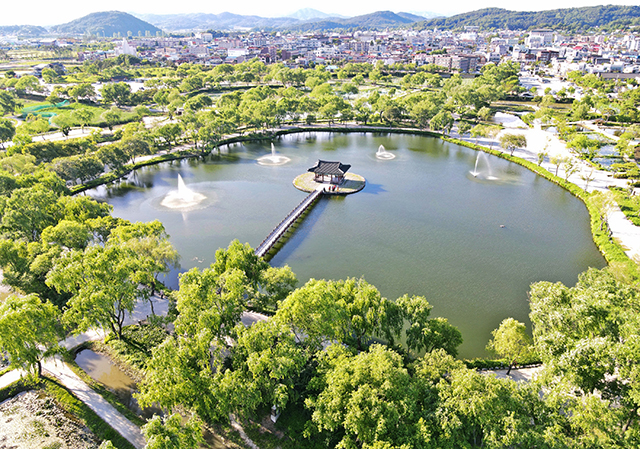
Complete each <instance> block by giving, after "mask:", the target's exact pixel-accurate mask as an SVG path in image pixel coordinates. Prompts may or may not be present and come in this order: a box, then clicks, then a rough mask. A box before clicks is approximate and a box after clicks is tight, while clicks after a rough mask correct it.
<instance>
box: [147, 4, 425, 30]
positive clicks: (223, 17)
mask: <svg viewBox="0 0 640 449" xmlns="http://www.w3.org/2000/svg"><path fill="white" fill-rule="evenodd" d="M301 11H302V12H301ZM301 11H298V12H301V14H300V16H301V17H304V16H305V14H307V13H309V15H312V13H313V11H315V10H310V9H307V10H301ZM318 12H319V11H318ZM320 14H323V13H320ZM325 16H326V15H325ZM138 17H140V18H141V19H143V20H146V21H148V22H150V23H153V24H154V25H156V26H159V27H160V28H162V29H164V30H173V31H178V30H180V31H184V30H233V29H237V28H247V29H267V30H269V29H271V30H274V29H275V30H277V29H284V30H300V31H323V30H331V29H345V28H367V29H369V28H387V27H397V26H402V25H408V24H411V23H413V22H416V21H419V20H424V17H421V16H417V15H415V14H410V13H398V14H395V13H393V12H391V11H379V12H375V13H372V14H366V15H362V16H356V17H351V18H343V17H324V18H309V19H298V18H295V17H292V16H289V17H269V18H267V17H260V16H243V15H239V14H231V13H228V12H224V13H221V14H204V13H199V14H163V15H156V14H138Z"/></svg>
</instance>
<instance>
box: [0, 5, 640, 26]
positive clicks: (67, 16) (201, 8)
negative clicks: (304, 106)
mask: <svg viewBox="0 0 640 449" xmlns="http://www.w3.org/2000/svg"><path fill="white" fill-rule="evenodd" d="M609 3H610V2H608V1H603V0H580V2H579V3H577V2H576V0H538V1H537V2H513V1H512V0H480V1H478V0H475V1H471V0H448V1H446V2H425V1H424V0H398V1H395V2H392V3H390V2H389V1H388V0H367V1H366V2H345V1H343V0H323V1H321V2H320V1H312V0H275V1H270V2H266V1H264V0H243V1H239V2H231V3H226V2H212V1H210V0H207V1H204V0H191V1H189V2H188V3H187V4H184V3H182V2H169V1H164V2H159V1H158V0H109V1H108V2H99V1H87V0H57V1H51V0H29V1H27V2H26V3H22V2H21V1H15V0H14V1H11V0H7V1H3V5H2V7H0V25H40V26H49V25H59V24H62V23H66V22H70V21H72V20H75V19H77V18H80V17H82V16H84V15H86V14H89V13H92V12H97V11H110V10H118V11H125V12H129V13H133V14H135V13H140V14H179V13H197V12H202V13H213V14H218V13H221V12H231V13H235V14H242V15H257V16H262V17H279V16H286V15H288V14H291V13H293V12H295V11H297V10H299V9H302V8H314V9H317V10H319V11H322V12H324V13H327V14H340V15H343V16H357V15H361V14H368V13H372V12H375V11H384V10H391V11H393V12H413V13H427V12H432V13H437V14H441V15H447V16H449V15H454V14H458V13H463V12H468V11H475V10H477V9H481V8H488V7H496V8H504V9H510V10H518V11H540V10H546V9H556V8H571V7H576V6H597V5H602V4H609ZM614 3H615V4H616V5H637V4H638V0H617V1H614Z"/></svg>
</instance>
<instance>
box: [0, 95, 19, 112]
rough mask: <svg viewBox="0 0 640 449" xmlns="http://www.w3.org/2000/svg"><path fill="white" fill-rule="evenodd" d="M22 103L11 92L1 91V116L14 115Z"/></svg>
mask: <svg viewBox="0 0 640 449" xmlns="http://www.w3.org/2000/svg"><path fill="white" fill-rule="evenodd" d="M20 106H21V103H20V102H19V101H18V99H17V98H16V97H15V95H13V94H12V93H11V92H7V91H4V90H0V112H1V113H2V114H0V115H6V114H12V113H13V112H15V110H16V109H17V108H18V107H20Z"/></svg>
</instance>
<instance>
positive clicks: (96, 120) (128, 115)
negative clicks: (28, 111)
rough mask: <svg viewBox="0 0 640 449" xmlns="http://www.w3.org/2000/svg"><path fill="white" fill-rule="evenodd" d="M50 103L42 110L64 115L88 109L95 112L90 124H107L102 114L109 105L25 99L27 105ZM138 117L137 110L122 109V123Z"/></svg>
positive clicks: (45, 104)
mask: <svg viewBox="0 0 640 449" xmlns="http://www.w3.org/2000/svg"><path fill="white" fill-rule="evenodd" d="M49 105H50V106H51V107H50V108H47V109H43V110H42V112H47V113H50V112H51V113H54V114H58V115H62V114H69V113H72V112H73V111H75V110H78V109H87V110H89V111H91V113H92V114H93V117H92V118H91V122H90V123H89V126H100V127H105V126H106V123H105V121H104V119H103V118H102V114H103V113H104V112H105V111H108V110H109V109H110V108H109V107H103V106H89V105H86V104H82V103H70V104H69V105H67V106H62V107H56V106H53V105H51V103H48V102H46V101H40V102H35V101H25V102H24V106H25V107H32V106H49ZM137 119H138V115H137V114H136V113H135V112H129V111H123V110H121V111H120V123H128V122H131V121H134V120H137ZM54 122H55V119H54Z"/></svg>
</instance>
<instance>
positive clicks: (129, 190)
mask: <svg viewBox="0 0 640 449" xmlns="http://www.w3.org/2000/svg"><path fill="white" fill-rule="evenodd" d="M274 144H275V149H276V151H277V153H278V154H279V155H282V156H286V157H288V158H290V161H289V162H288V163H286V164H285V165H280V166H264V165H260V164H258V163H257V159H258V158H259V157H261V156H264V155H267V154H270V152H271V148H270V142H261V143H248V144H235V145H232V146H230V147H223V148H222V155H221V156H212V157H210V158H207V159H206V160H201V159H200V160H198V159H190V160H183V161H179V162H173V163H163V164H160V165H156V166H151V167H146V168H143V169H141V170H138V171H137V172H135V173H133V174H132V175H131V176H130V177H129V179H128V180H127V181H125V182H121V183H119V184H118V185H114V186H111V187H104V186H103V187H100V188H98V189H95V190H93V191H90V192H89V194H90V195H92V196H94V197H95V198H97V199H103V200H105V201H108V202H109V203H110V204H112V205H113V207H114V215H115V216H118V217H122V218H126V219H128V220H132V221H149V220H154V219H158V220H160V221H162V223H163V224H164V226H165V228H166V230H167V232H168V233H169V234H170V236H171V241H172V242H173V244H174V245H175V247H176V248H177V249H178V251H179V252H180V254H181V256H182V261H181V265H182V267H181V270H186V269H189V268H192V267H200V268H205V267H208V266H209V265H210V264H211V263H212V262H213V258H214V253H215V250H216V249H217V248H219V247H226V246H228V244H229V242H230V241H231V240H233V239H239V240H240V241H241V242H243V243H244V242H248V243H249V244H251V245H252V246H253V247H256V246H257V245H258V244H259V243H260V242H261V241H262V240H263V239H264V238H265V237H266V236H267V235H268V234H269V232H270V231H271V230H272V228H273V227H274V226H275V225H276V224H277V223H279V222H280V221H281V220H282V219H283V218H284V217H285V216H286V215H287V213H288V212H289V211H290V210H291V209H292V208H293V207H295V206H296V205H297V204H298V203H299V202H300V201H301V200H302V199H303V198H304V197H305V195H306V194H305V193H303V192H300V191H298V190H296V189H295V188H294V187H293V185H292V181H293V179H294V178H295V177H296V176H297V175H299V174H300V173H303V172H305V171H306V170H307V168H309V167H311V166H312V165H314V163H315V162H316V160H318V159H324V160H335V161H341V162H343V163H345V164H351V165H352V168H351V171H352V172H354V173H357V174H360V175H362V176H364V177H365V178H366V180H367V186H366V187H365V189H364V190H363V191H361V192H359V193H357V194H355V195H350V196H347V197H332V198H323V199H321V200H320V201H319V202H318V204H317V205H316V206H315V207H314V209H313V210H312V211H311V212H310V213H309V214H308V216H307V217H306V219H305V220H304V221H303V222H302V223H301V224H300V225H299V226H298V227H297V229H296V230H295V232H294V233H293V234H292V236H291V238H290V239H289V240H288V241H287V243H286V244H285V245H284V246H283V247H282V248H281V249H280V251H279V252H278V253H277V254H276V255H275V257H273V259H272V260H271V264H272V265H277V266H281V265H284V264H288V265H290V266H291V268H292V269H293V271H294V272H295V273H296V274H297V275H298V279H299V281H300V285H302V284H303V283H304V282H306V281H307V280H308V279H309V278H327V279H342V278H345V277H348V276H350V277H361V276H362V277H364V278H365V279H366V280H367V281H368V282H370V283H372V284H374V285H375V286H376V287H378V289H379V290H380V291H381V292H382V294H383V295H384V296H386V297H387V298H390V299H395V298H397V297H399V296H401V295H403V294H405V293H408V294H410V295H424V296H425V297H426V298H427V299H428V300H429V302H430V303H431V304H432V305H433V312H432V313H433V315H434V316H443V317H446V318H448V319H449V321H450V322H451V323H452V324H454V325H455V326H457V327H458V328H459V329H460V330H461V331H462V333H463V337H464V343H463V345H462V346H461V348H460V356H462V357H475V356H485V355H486V353H485V351H484V347H485V345H486V343H487V341H488V340H489V338H490V332H491V330H492V329H494V328H495V327H497V326H498V324H499V323H500V321H502V320H503V319H504V318H506V317H514V318H516V319H518V320H521V321H525V322H526V323H529V321H528V318H527V316H528V311H529V309H528V302H527V291H528V288H529V285H530V284H531V283H533V282H536V281H540V280H547V281H553V282H556V281H560V282H563V283H566V284H570V285H573V284H574V283H575V282H576V280H577V277H578V274H579V273H581V272H582V271H584V270H586V269H587V268H588V267H597V268H601V267H603V266H604V265H605V261H604V259H603V258H602V256H601V255H600V253H599V252H598V251H597V249H596V246H595V244H594V243H593V241H592V238H591V234H590V231H589V217H588V213H587V210H586V208H585V206H584V205H583V204H582V202H580V201H579V200H578V199H576V198H575V197H573V196H572V195H571V194H569V193H568V192H566V191H565V190H563V189H561V188H559V187H558V186H556V185H554V184H552V183H550V182H548V181H546V180H545V179H543V178H541V177H539V176H537V175H535V174H533V173H532V172H530V171H528V170H526V169H525V168H523V167H521V166H518V165H516V164H513V163H510V162H507V161H505V160H502V159H499V158H496V157H492V156H490V155H486V154H484V153H482V154H481V155H480V157H479V158H478V153H477V152H475V151H473V150H470V149H468V148H465V147H461V146H458V145H455V144H451V143H447V142H443V141H441V140H438V139H433V138H427V137H419V136H412V135H397V134H361V133H351V134H341V133H340V134H337V133H299V134H294V135H290V136H285V137H282V138H281V139H279V140H277V141H275V142H274ZM380 145H383V146H384V147H385V148H386V150H387V151H389V152H390V153H392V154H394V155H395V156H396V157H395V158H394V159H392V160H379V159H377V158H376V156H375V154H376V151H377V149H378V147H379V146H380ZM476 163H477V168H476ZM474 170H476V171H477V172H478V175H477V177H474V176H473V175H472V174H471V172H473V171H474ZM179 174H180V175H181V176H182V178H183V179H184V181H185V183H186V185H187V186H188V187H189V188H190V189H192V190H194V191H195V192H197V193H200V194H202V195H204V196H205V199H204V200H203V201H201V202H200V203H199V204H198V205H196V206H194V207H191V208H187V209H185V210H181V209H171V208H167V207H165V206H163V205H162V204H161V203H162V201H163V199H165V197H166V196H167V195H168V194H170V192H172V191H175V190H176V188H177V184H178V180H177V177H178V175H179ZM177 274H178V272H177V271H176V272H174V273H171V274H170V275H169V276H168V279H167V282H168V283H169V284H170V285H172V286H174V287H177Z"/></svg>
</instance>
